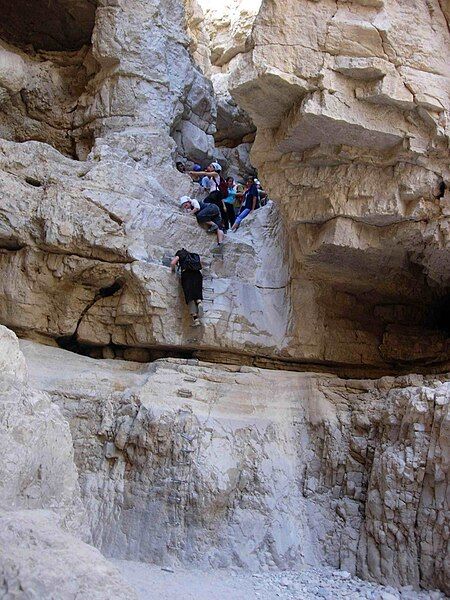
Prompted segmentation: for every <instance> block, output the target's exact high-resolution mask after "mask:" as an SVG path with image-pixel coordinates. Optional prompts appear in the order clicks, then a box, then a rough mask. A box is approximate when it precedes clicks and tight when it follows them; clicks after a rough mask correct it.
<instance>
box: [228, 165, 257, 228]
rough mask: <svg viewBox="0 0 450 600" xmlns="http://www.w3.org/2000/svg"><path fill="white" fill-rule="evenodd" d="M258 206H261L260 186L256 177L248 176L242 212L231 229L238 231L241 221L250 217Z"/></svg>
mask: <svg viewBox="0 0 450 600" xmlns="http://www.w3.org/2000/svg"><path fill="white" fill-rule="evenodd" d="M257 208H259V195H258V188H257V186H256V184H255V180H254V178H253V177H248V178H247V183H246V189H245V193H244V201H243V204H242V208H241V212H240V213H239V216H238V217H237V218H236V221H235V222H234V225H233V227H232V228H231V231H236V230H237V229H238V227H239V226H240V224H241V222H242V221H243V220H244V219H245V218H246V217H248V215H251V214H252V213H253V212H254V211H255V210H256V209H257Z"/></svg>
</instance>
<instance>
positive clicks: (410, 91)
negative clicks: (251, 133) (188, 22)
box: [228, 0, 450, 363]
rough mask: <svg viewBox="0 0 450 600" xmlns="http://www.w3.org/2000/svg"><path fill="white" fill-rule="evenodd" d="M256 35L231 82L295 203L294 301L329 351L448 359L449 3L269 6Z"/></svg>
mask: <svg viewBox="0 0 450 600" xmlns="http://www.w3.org/2000/svg"><path fill="white" fill-rule="evenodd" d="M294 4H295V6H294ZM444 4H445V3H444ZM419 39H420V43H418V40H419ZM251 40H252V44H251V46H252V47H251V49H250V50H249V51H248V52H247V53H241V54H239V55H237V56H236V57H234V58H233V59H232V60H231V61H230V63H229V65H228V73H229V75H228V85H229V87H230V89H231V91H232V94H233V97H234V98H235V100H236V102H237V103H238V104H239V106H241V107H242V108H244V109H245V110H246V111H247V112H248V113H249V114H250V116H251V117H252V119H253V121H254V123H255V124H256V125H257V127H258V131H257V136H256V140H255V144H254V146H253V150H252V161H253V163H254V164H255V166H257V167H258V170H259V176H260V177H261V179H262V181H263V184H264V187H265V188H266V189H268V190H269V192H270V195H271V197H273V198H276V199H277V201H278V204H279V206H280V207H281V211H282V215H283V218H284V220H285V223H286V225H287V233H288V237H289V241H290V247H291V256H292V257H293V264H292V268H291V276H292V277H293V280H294V285H295V281H296V280H297V279H301V278H303V277H305V278H306V279H307V280H309V282H310V283H309V284H308V283H307V284H305V282H302V283H299V285H298V286H296V287H298V288H299V289H300V288H302V289H303V291H301V292H300V291H299V292H297V294H294V295H293V302H294V306H296V307H297V309H296V310H300V306H302V309H303V310H306V311H308V319H309V320H315V322H316V330H317V331H320V330H322V331H323V332H324V334H325V332H328V341H327V342H325V343H324V344H323V345H322V346H321V347H319V346H320V342H319V346H317V347H316V348H315V349H314V352H315V353H318V354H320V355H321V356H323V357H331V356H334V359H340V360H345V359H349V357H350V356H351V357H352V360H355V361H358V355H359V356H360V357H362V356H363V355H364V356H363V358H362V360H363V361H374V362H377V361H379V360H384V361H388V362H390V361H393V362H396V361H398V362H402V361H403V362H406V363H407V362H408V361H409V362H413V361H415V360H416V361H417V360H431V361H432V360H441V359H442V357H443V356H445V355H448V332H445V331H444V332H442V330H441V331H439V325H438V323H439V318H435V317H436V311H437V312H439V310H440V309H438V308H437V307H438V306H439V305H440V304H444V305H445V304H446V303H447V302H448V300H447V299H446V294H447V290H448V285H449V281H450V271H449V268H448V265H449V264H450V263H449V260H448V259H449V256H448V248H449V247H450V244H449V222H448V217H449V208H448V203H449V198H448V193H447V195H445V196H443V197H439V196H442V193H438V191H439V185H440V183H441V182H442V180H443V179H444V180H446V181H447V182H448V178H449V172H448V164H449V152H448V133H449V131H448V113H449V90H450V82H449V69H448V54H449V43H450V42H449V36H448V26H447V22H446V19H445V16H444V14H443V9H442V6H441V3H439V2H438V1H437V0H435V1H433V2H428V1H427V2H425V0H415V1H414V2H407V3H404V2H397V1H395V0H386V1H384V2H359V1H355V2H353V1H352V2H341V3H338V4H337V5H336V2H334V1H332V0H321V1H319V2H312V1H310V0H303V1H301V2H296V3H293V4H292V6H291V5H289V3H288V4H286V3H285V2H276V1H274V2H267V3H263V5H262V6H261V9H260V11H259V13H258V16H257V17H256V19H255V21H254V24H253V30H252V34H251ZM324 288H327V289H328V291H325V293H324V291H323V290H324ZM330 288H332V289H333V302H332V304H330V303H329V302H328V299H327V296H328V295H329V290H330ZM305 296H307V297H309V298H310V299H311V303H312V304H314V305H316V306H317V308H315V309H314V310H311V307H309V308H308V307H307V306H305ZM418 298H420V301H418ZM297 302H298V304H297ZM350 306H351V307H352V308H351V309H350V310H349V307H350ZM344 307H345V308H344ZM391 311H393V312H391ZM400 313H401V316H400ZM304 314H305V313H304ZM350 314H351V315H352V316H350ZM394 314H395V316H394ZM433 314H434V317H433ZM298 335H299V337H300V338H301V339H302V338H303V339H305V336H308V337H309V334H308V332H306V331H304V329H303V330H302V328H300V329H299V330H298ZM436 336H437V337H436ZM421 337H422V339H424V340H426V342H424V345H425V346H427V350H425V349H424V348H421V347H420V342H419V338H421ZM446 340H447V341H446ZM361 341H363V346H364V348H363V347H362V345H361V344H360V342H361ZM433 356H434V359H433V358H432V357H433ZM359 360H361V358H360V359H359Z"/></svg>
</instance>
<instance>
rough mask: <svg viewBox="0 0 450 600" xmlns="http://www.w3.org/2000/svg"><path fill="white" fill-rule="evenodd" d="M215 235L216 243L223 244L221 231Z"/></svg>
mask: <svg viewBox="0 0 450 600" xmlns="http://www.w3.org/2000/svg"><path fill="white" fill-rule="evenodd" d="M216 235H217V243H218V244H221V243H222V242H223V231H222V230H221V229H218V230H217V231H216Z"/></svg>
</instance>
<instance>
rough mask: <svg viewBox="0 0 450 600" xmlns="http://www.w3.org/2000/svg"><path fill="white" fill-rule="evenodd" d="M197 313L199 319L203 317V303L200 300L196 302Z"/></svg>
mask: <svg viewBox="0 0 450 600" xmlns="http://www.w3.org/2000/svg"><path fill="white" fill-rule="evenodd" d="M197 313H198V316H199V317H200V318H201V317H203V302H201V301H200V300H199V301H198V302H197Z"/></svg>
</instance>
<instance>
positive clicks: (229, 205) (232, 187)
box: [224, 177, 237, 227]
mask: <svg viewBox="0 0 450 600" xmlns="http://www.w3.org/2000/svg"><path fill="white" fill-rule="evenodd" d="M226 183H227V189H228V194H227V197H226V198H225V200H224V202H225V208H226V211H227V217H228V222H229V224H230V226H231V227H233V225H234V222H235V221H236V213H235V210H234V203H235V200H236V193H237V188H236V184H235V183H234V179H233V178H232V177H227V181H226Z"/></svg>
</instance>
